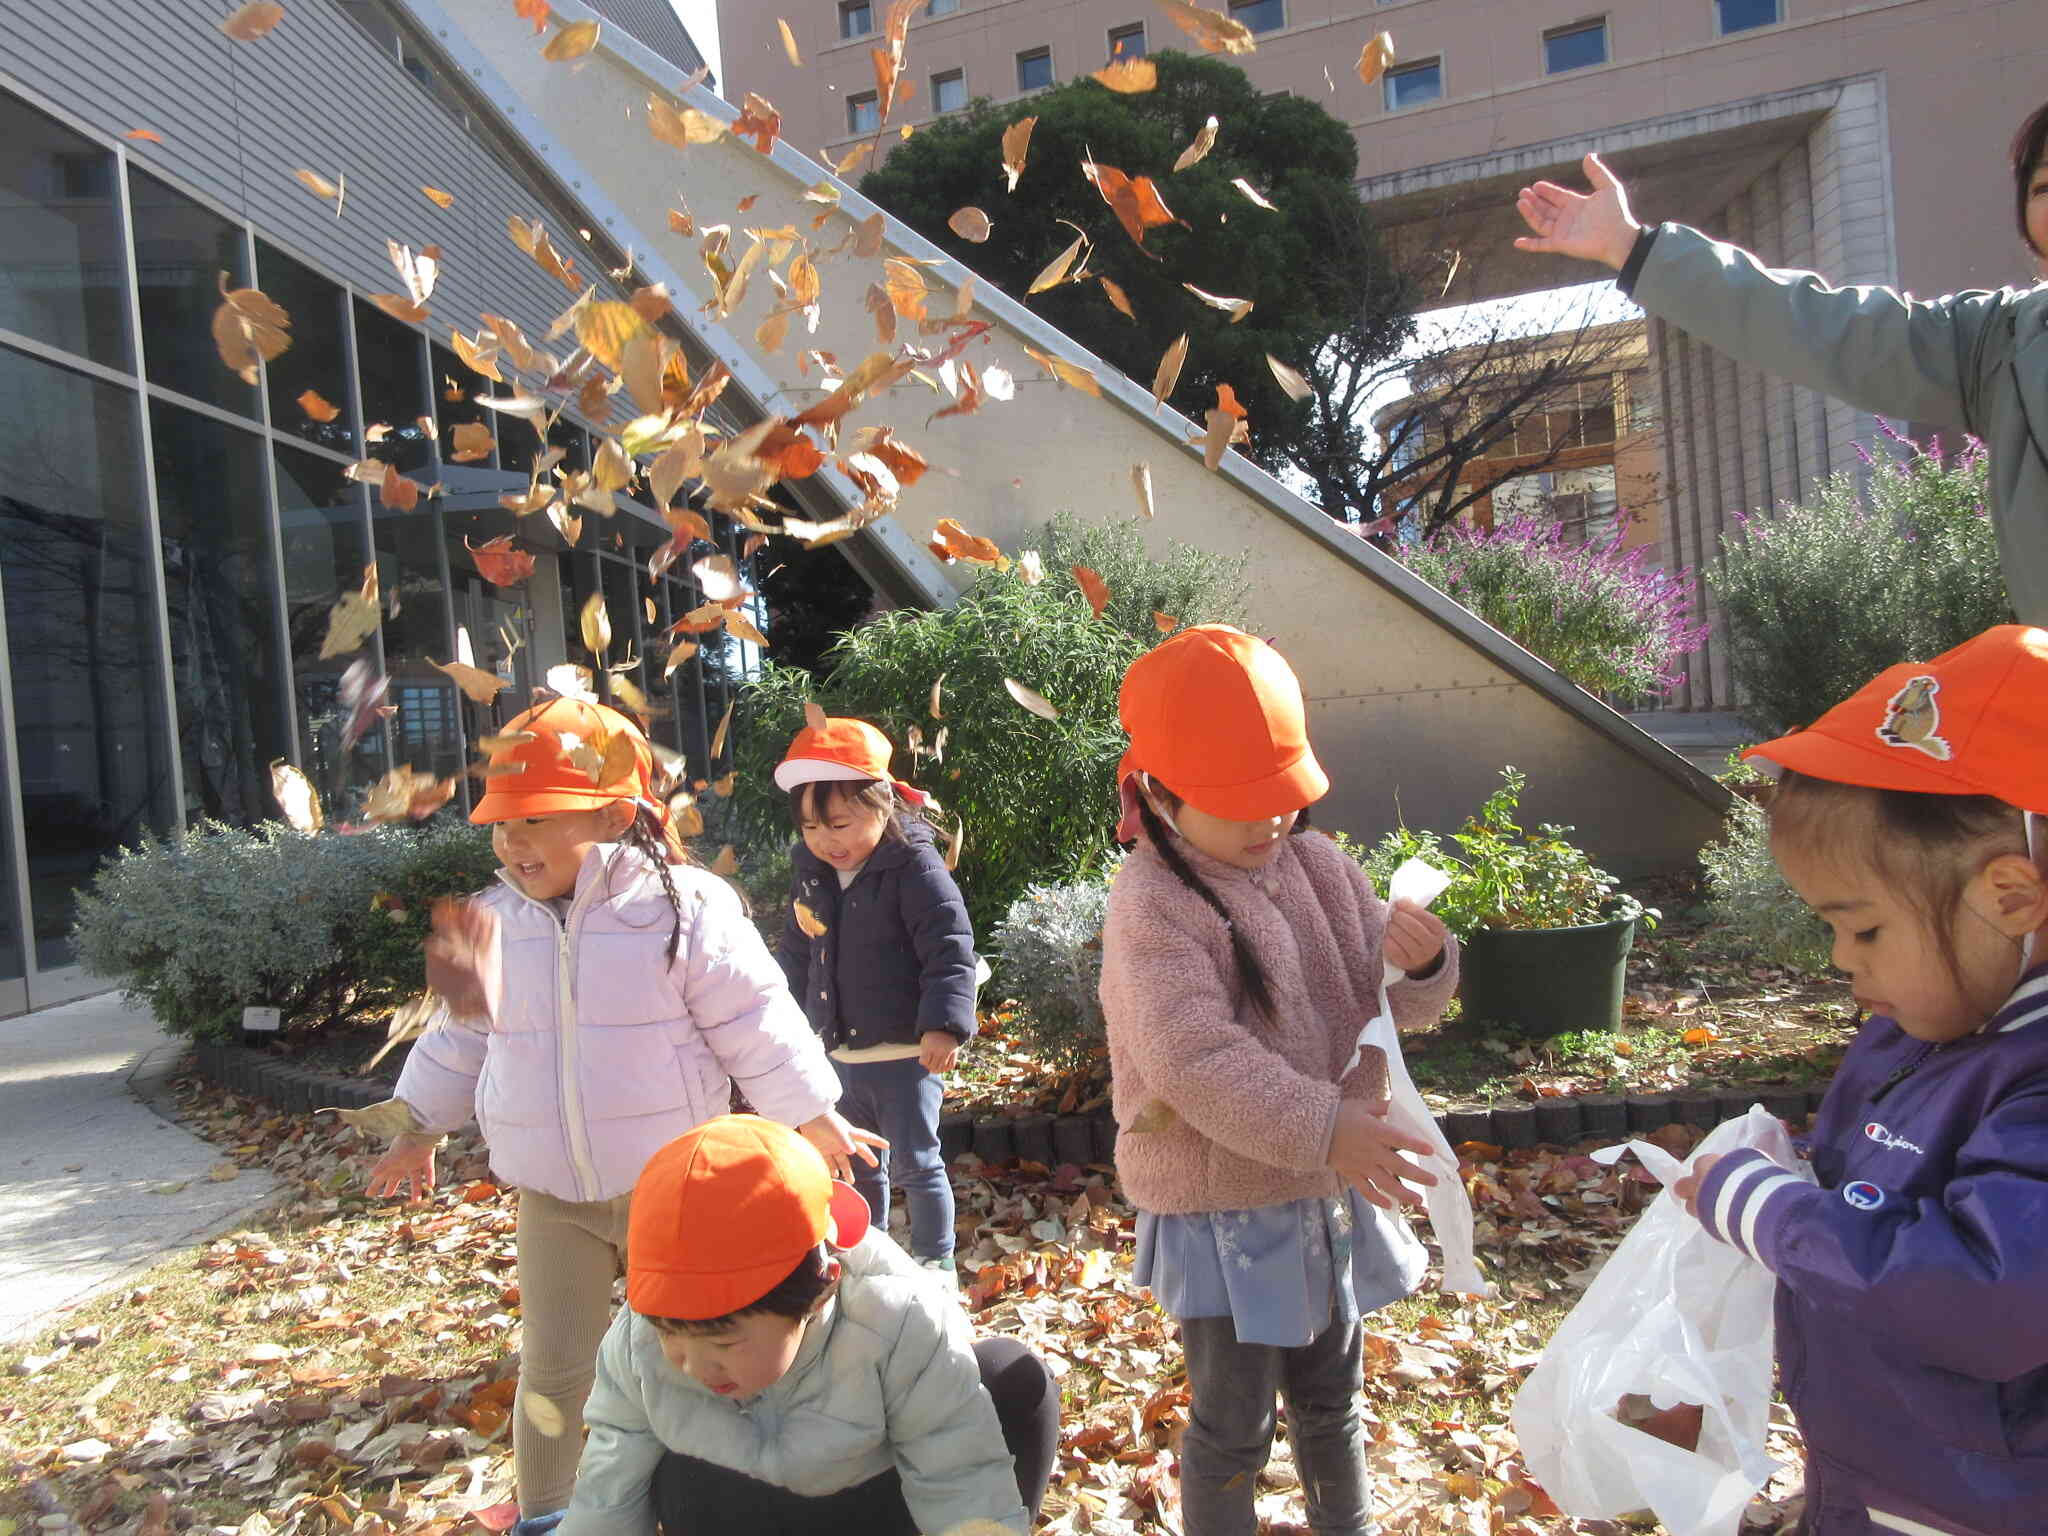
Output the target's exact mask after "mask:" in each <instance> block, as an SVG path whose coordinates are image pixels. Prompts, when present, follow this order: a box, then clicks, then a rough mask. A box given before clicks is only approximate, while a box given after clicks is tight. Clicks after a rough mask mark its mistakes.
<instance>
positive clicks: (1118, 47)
mask: <svg viewBox="0 0 2048 1536" xmlns="http://www.w3.org/2000/svg"><path fill="white" fill-rule="evenodd" d="M1109 56H1110V57H1111V58H1112V59H1142V58H1143V57H1144V56H1145V23H1143V22H1142V21H1134V22H1132V23H1131V24H1130V25H1129V26H1127V27H1111V28H1110V29H1109Z"/></svg>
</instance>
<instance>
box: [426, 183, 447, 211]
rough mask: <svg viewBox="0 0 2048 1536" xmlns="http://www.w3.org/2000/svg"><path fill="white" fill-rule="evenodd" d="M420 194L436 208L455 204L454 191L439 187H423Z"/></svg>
mask: <svg viewBox="0 0 2048 1536" xmlns="http://www.w3.org/2000/svg"><path fill="white" fill-rule="evenodd" d="M420 195H421V196H422V197H424V198H426V200H427V201H428V202H430V203H432V204H433V205H434V206H435V207H436V208H453V207H454V206H455V194H454V193H453V192H443V191H442V190H441V189H440V188H439V187H421V188H420Z"/></svg>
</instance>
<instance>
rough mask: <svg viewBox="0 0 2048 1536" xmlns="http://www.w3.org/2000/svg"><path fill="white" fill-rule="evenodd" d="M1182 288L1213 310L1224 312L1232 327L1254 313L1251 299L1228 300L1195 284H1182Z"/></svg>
mask: <svg viewBox="0 0 2048 1536" xmlns="http://www.w3.org/2000/svg"><path fill="white" fill-rule="evenodd" d="M1181 287H1183V288H1185V289H1187V291H1188V292H1189V293H1192V294H1193V295H1194V296H1195V297H1196V298H1198V299H1200V300H1201V301H1202V302H1203V303H1204V304H1206V305H1208V306H1209V307H1210V308H1211V309H1220V310H1222V311H1223V312H1224V313H1225V314H1227V315H1228V316H1230V323H1231V324H1232V325H1235V324H1237V322H1238V321H1240V320H1242V319H1243V318H1244V317H1245V316H1246V315H1248V314H1250V313H1251V312H1252V301H1251V300H1250V299H1227V298H1223V297H1222V296H1220V295H1218V294H1213V293H1204V292H1203V291H1202V290H1201V289H1199V288H1197V287H1196V286H1195V285H1194V284H1193V283H1182V284H1181Z"/></svg>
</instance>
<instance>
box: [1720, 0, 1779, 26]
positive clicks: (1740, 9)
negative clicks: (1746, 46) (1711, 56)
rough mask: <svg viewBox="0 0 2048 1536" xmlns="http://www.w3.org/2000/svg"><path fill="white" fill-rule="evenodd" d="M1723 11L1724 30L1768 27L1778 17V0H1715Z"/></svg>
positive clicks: (1722, 22) (1721, 11)
mask: <svg viewBox="0 0 2048 1536" xmlns="http://www.w3.org/2000/svg"><path fill="white" fill-rule="evenodd" d="M1715 3H1716V5H1717V6H1718V8H1719V10H1720V13H1721V30H1722V31H1723V32H1747V31H1748V30H1749V29H1750V28H1751V27H1768V26H1770V25H1772V24H1773V23H1775V22H1776V21H1777V19H1778V0H1715Z"/></svg>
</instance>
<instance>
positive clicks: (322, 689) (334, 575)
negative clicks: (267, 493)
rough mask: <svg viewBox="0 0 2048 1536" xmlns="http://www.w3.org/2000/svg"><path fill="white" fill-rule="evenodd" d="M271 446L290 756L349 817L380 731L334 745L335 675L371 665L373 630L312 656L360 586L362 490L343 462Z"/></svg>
mask: <svg viewBox="0 0 2048 1536" xmlns="http://www.w3.org/2000/svg"><path fill="white" fill-rule="evenodd" d="M272 452H273V453H274V454H275V455H276V459H277V517H278V536H279V541H280V544H281V547H282V549H283V553H284V604H285V622H286V624H287V625H288V626H289V629H290V633H291V647H292V691H293V696H294V698H295V700H296V702H297V705H298V718H299V763H300V766H301V767H303V768H304V769H305V771H306V776H307V777H308V778H310V779H311V780H312V781H313V787H314V788H315V789H317V790H319V791H320V800H321V803H322V804H323V805H325V806H326V808H327V814H328V816H329V817H330V818H331V819H332V820H335V821H340V820H343V819H344V818H351V817H352V815H353V811H354V806H353V803H352V802H353V799H354V791H355V790H356V789H357V788H359V787H361V786H363V785H366V784H369V783H371V782H372V781H374V780H375V779H376V778H377V777H378V775H380V774H381V773H383V771H384V766H385V765H384V762H383V759H382V756H381V748H382V746H383V735H382V733H381V732H370V733H368V734H367V735H366V736H365V737H364V738H362V739H360V740H358V741H357V742H356V743H355V744H354V746H353V747H351V748H350V750H348V751H347V752H343V751H342V748H341V738H342V734H343V731H344V729H345V727H346V726H347V724H348V717H347V712H346V710H345V708H344V706H343V705H342V702H341V676H342V673H344V672H345V671H347V670H348V668H349V666H350V664H351V663H353V662H355V661H356V660H358V659H359V658H361V657H364V656H367V657H369V658H370V660H371V663H372V664H373V665H374V664H375V662H376V659H377V641H376V639H375V637H374V636H373V637H372V638H371V639H370V640H369V641H368V642H367V643H366V644H365V645H364V646H363V648H362V649H360V650H356V651H351V652H349V653H348V654H347V655H345V656H334V657H329V658H327V659H325V660H322V659H321V656H320V648H321V646H322V645H323V644H324V643H325V641H326V639H327V619H328V615H329V613H330V612H331V611H332V609H333V607H334V604H335V602H336V601H337V600H338V599H339V598H340V596H341V594H342V593H344V592H354V591H356V590H358V589H359V588H360V587H361V586H362V584H363V567H364V566H366V565H367V564H369V561H370V549H369V507H368V504H367V502H366V501H365V497H366V496H367V494H368V488H367V487H365V486H361V485H358V484H356V483H355V482H354V481H352V480H350V479H349V478H348V476H347V475H346V474H345V473H344V472H343V471H344V466H342V465H340V464H337V463H335V462H334V461H333V460H332V459H327V458H322V457H321V456H320V455H319V454H317V453H307V452H305V451H304V450H303V449H299V448H285V447H281V446H280V447H277V448H274V449H273V450H272Z"/></svg>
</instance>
